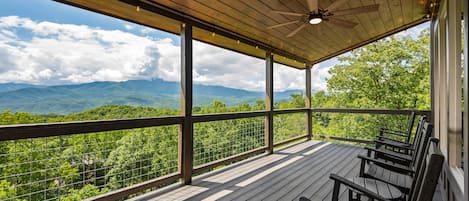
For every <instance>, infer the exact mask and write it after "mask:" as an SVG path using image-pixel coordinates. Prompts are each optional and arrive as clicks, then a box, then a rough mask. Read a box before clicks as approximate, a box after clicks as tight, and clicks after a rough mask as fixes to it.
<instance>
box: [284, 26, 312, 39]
mask: <svg viewBox="0 0 469 201" xmlns="http://www.w3.org/2000/svg"><path fill="white" fill-rule="evenodd" d="M306 25H307V24H306V23H305V24H302V25H301V26H299V27H298V28H296V29H295V30H293V31H292V32H291V33H289V34H288V35H287V38H290V37H292V36H293V35H295V34H296V33H298V32H299V31H301V30H302V29H303V28H305V27H306Z"/></svg>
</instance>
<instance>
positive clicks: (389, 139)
mask: <svg viewBox="0 0 469 201" xmlns="http://www.w3.org/2000/svg"><path fill="white" fill-rule="evenodd" d="M376 138H377V140H381V141H386V140H388V141H393V142H399V143H403V144H408V145H409V146H410V145H411V144H409V143H407V142H403V141H400V140H396V139H393V138H389V137H386V136H381V135H378V136H376Z"/></svg>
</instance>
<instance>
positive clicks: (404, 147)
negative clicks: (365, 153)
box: [373, 140, 414, 151]
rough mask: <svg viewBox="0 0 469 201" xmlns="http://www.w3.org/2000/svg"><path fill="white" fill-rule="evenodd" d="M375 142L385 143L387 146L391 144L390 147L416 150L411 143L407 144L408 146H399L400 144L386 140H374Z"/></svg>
mask: <svg viewBox="0 0 469 201" xmlns="http://www.w3.org/2000/svg"><path fill="white" fill-rule="evenodd" d="M373 142H374V143H375V144H376V145H385V146H390V147H394V148H399V149H405V150H406V151H414V148H412V146H411V144H407V145H406V146H398V145H395V144H392V143H390V142H386V141H384V140H373Z"/></svg>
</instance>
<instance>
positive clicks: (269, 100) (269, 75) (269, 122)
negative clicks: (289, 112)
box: [265, 51, 274, 154]
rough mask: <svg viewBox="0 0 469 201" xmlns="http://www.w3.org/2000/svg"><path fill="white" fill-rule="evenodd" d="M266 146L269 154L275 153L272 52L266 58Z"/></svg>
mask: <svg viewBox="0 0 469 201" xmlns="http://www.w3.org/2000/svg"><path fill="white" fill-rule="evenodd" d="M265 67H266V68H265V72H266V75H265V110H267V116H266V117H265V145H266V146H267V153H269V154H271V153H273V152H274V112H273V111H274V56H273V55H272V53H271V52H270V51H268V52H267V53H266V56H265Z"/></svg>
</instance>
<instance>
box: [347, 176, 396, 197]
mask: <svg viewBox="0 0 469 201" xmlns="http://www.w3.org/2000/svg"><path fill="white" fill-rule="evenodd" d="M349 180H350V181H352V182H353V183H355V184H357V185H360V186H362V187H364V188H366V189H368V190H370V191H372V192H374V193H376V194H378V195H379V196H381V197H383V198H386V199H388V200H402V199H403V198H404V194H402V192H401V191H400V190H399V189H398V188H396V187H394V186H392V185H390V184H387V183H385V182H382V181H379V180H375V179H369V178H363V177H353V178H349ZM352 191H353V190H352ZM354 192H355V191H354ZM355 193H356V192H355Z"/></svg>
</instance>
